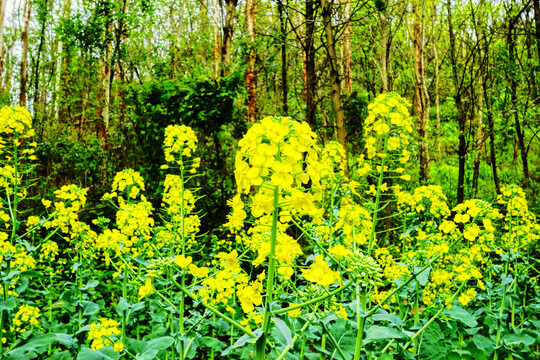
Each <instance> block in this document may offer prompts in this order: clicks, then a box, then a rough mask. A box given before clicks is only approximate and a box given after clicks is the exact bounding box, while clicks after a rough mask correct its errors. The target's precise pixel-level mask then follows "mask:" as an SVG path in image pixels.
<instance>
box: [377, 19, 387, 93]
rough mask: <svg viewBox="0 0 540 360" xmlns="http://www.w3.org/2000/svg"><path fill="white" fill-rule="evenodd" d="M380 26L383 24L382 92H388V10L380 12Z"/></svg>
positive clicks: (380, 55) (381, 49)
mask: <svg viewBox="0 0 540 360" xmlns="http://www.w3.org/2000/svg"><path fill="white" fill-rule="evenodd" d="M378 16H379V21H380V24H381V25H380V26H381V48H380V53H379V64H380V65H379V66H380V69H381V87H382V92H383V93H386V92H388V67H387V64H388V42H389V41H388V39H389V36H388V32H389V30H388V25H389V24H388V19H387V16H386V11H379V12H378Z"/></svg>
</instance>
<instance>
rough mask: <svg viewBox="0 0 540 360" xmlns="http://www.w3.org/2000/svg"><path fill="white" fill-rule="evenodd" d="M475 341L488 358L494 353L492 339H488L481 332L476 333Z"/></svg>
mask: <svg viewBox="0 0 540 360" xmlns="http://www.w3.org/2000/svg"><path fill="white" fill-rule="evenodd" d="M473 343H474V345H476V347H477V348H478V350H480V351H481V352H483V353H484V354H485V355H486V356H487V357H488V358H489V357H491V354H493V351H494V350H495V347H494V346H493V342H492V341H491V339H488V338H487V337H485V336H483V335H480V334H474V336H473Z"/></svg>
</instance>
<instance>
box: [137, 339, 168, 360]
mask: <svg viewBox="0 0 540 360" xmlns="http://www.w3.org/2000/svg"><path fill="white" fill-rule="evenodd" d="M173 343H174V339H173V338H172V337H170V336H162V337H159V338H156V339H152V340H150V341H149V342H148V344H147V345H146V347H145V348H144V350H143V352H142V353H141V354H137V356H136V357H135V358H136V359H137V360H151V359H154V358H155V357H156V355H157V354H158V353H159V352H160V351H161V350H165V349H166V348H168V347H169V346H171V345H172V344H173Z"/></svg>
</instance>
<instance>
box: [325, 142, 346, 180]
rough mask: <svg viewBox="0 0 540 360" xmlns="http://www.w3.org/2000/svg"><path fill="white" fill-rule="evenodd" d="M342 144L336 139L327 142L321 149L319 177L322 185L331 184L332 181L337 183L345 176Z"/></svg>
mask: <svg viewBox="0 0 540 360" xmlns="http://www.w3.org/2000/svg"><path fill="white" fill-rule="evenodd" d="M345 156H346V154H345V150H344V149H343V146H342V145H341V144H340V143H338V142H337V141H330V142H328V143H327V144H326V145H325V146H324V148H323V149H322V151H321V156H320V158H321V160H320V163H321V170H320V174H321V178H322V179H325V181H323V186H326V187H328V186H331V184H332V183H339V182H340V181H341V179H344V178H345V169H346V164H347V162H346V160H347V159H346V158H345Z"/></svg>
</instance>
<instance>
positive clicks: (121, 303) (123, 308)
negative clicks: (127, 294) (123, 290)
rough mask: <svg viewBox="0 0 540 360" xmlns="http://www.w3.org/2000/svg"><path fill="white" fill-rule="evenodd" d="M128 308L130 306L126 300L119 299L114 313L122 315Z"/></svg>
mask: <svg viewBox="0 0 540 360" xmlns="http://www.w3.org/2000/svg"><path fill="white" fill-rule="evenodd" d="M130 308H131V304H130V303H129V302H128V301H127V300H126V299H124V298H123V297H121V298H120V301H119V302H118V305H116V312H117V313H118V315H122V314H123V313H124V311H126V310H129V309H130Z"/></svg>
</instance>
